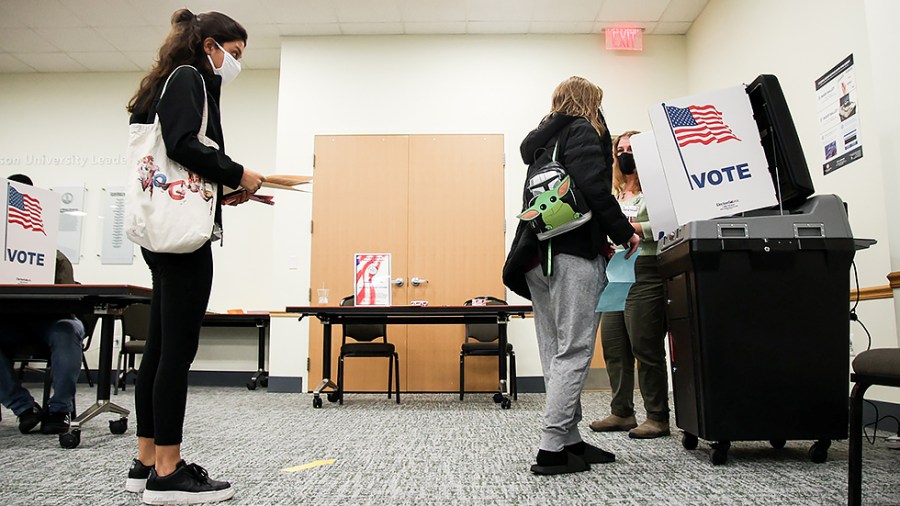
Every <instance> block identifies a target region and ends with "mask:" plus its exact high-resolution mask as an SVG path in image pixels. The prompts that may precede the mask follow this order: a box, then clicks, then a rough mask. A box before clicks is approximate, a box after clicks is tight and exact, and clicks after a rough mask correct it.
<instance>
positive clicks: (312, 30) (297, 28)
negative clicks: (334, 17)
mask: <svg viewBox="0 0 900 506" xmlns="http://www.w3.org/2000/svg"><path fill="white" fill-rule="evenodd" d="M278 29H279V31H280V32H281V35H282V36H284V37H296V36H303V35H340V34H341V25H340V24H339V23H296V24H290V25H278Z"/></svg>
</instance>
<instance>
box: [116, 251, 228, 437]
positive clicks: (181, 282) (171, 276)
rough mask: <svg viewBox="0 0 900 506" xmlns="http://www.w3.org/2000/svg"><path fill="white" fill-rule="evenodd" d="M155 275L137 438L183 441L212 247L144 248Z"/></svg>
mask: <svg viewBox="0 0 900 506" xmlns="http://www.w3.org/2000/svg"><path fill="white" fill-rule="evenodd" d="M141 252H142V253H143V255H144V260H145V261H146V262H147V265H148V266H149V267H150V274H151V275H152V278H153V298H152V299H151V301H150V331H149V335H148V336H147V343H146V344H145V348H144V356H143V357H142V358H141V368H140V370H139V371H138V377H137V385H135V389H134V406H135V412H136V413H137V435H138V437H146V438H153V440H154V442H155V443H156V444H157V445H176V444H181V439H182V431H183V428H184V410H185V405H186V403H187V381H188V371H189V370H190V368H191V362H193V361H194V357H195V356H196V355H197V346H198V345H199V342H200V325H201V323H202V322H203V315H204V314H205V313H206V305H207V303H208V302H209V292H210V290H211V288H212V277H213V262H212V249H211V248H210V244H209V243H208V242H207V243H206V244H205V245H203V246H201V247H200V249H198V250H197V251H194V252H193V253H185V254H174V253H153V252H150V251H147V250H146V249H143V248H142V249H141Z"/></svg>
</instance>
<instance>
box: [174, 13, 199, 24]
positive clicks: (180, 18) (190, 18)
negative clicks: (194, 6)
mask: <svg viewBox="0 0 900 506" xmlns="http://www.w3.org/2000/svg"><path fill="white" fill-rule="evenodd" d="M196 18H197V16H194V13H193V12H191V11H190V10H189V9H178V10H177V11H175V13H174V14H172V25H173V26H174V25H177V24H179V23H193V22H194V20H195V19H196Z"/></svg>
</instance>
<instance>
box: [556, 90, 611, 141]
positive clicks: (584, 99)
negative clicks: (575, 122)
mask: <svg viewBox="0 0 900 506" xmlns="http://www.w3.org/2000/svg"><path fill="white" fill-rule="evenodd" d="M602 101H603V90H602V89H600V87H599V86H597V85H596V84H594V83H592V82H590V81H588V80H587V79H585V78H583V77H578V76H572V77H570V78H568V79H566V80H565V81H563V82H561V83H559V85H558V86H557V87H556V89H555V90H553V98H552V99H551V107H550V112H551V114H552V113H554V112H558V113H562V114H565V115H567V116H581V117H582V118H585V119H586V120H588V121H590V123H591V125H593V127H594V130H596V131H597V134H598V135H600V136H601V137H602V136H603V134H605V133H606V127H604V126H603V123H602V122H601V121H600V113H599V111H600V103H601V102H602Z"/></svg>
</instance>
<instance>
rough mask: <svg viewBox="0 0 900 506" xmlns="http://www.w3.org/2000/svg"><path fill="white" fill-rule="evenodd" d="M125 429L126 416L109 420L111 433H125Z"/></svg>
mask: <svg viewBox="0 0 900 506" xmlns="http://www.w3.org/2000/svg"><path fill="white" fill-rule="evenodd" d="M126 430H128V419H127V418H119V419H118V420H110V421H109V431H110V432H112V433H113V434H125V431H126Z"/></svg>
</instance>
